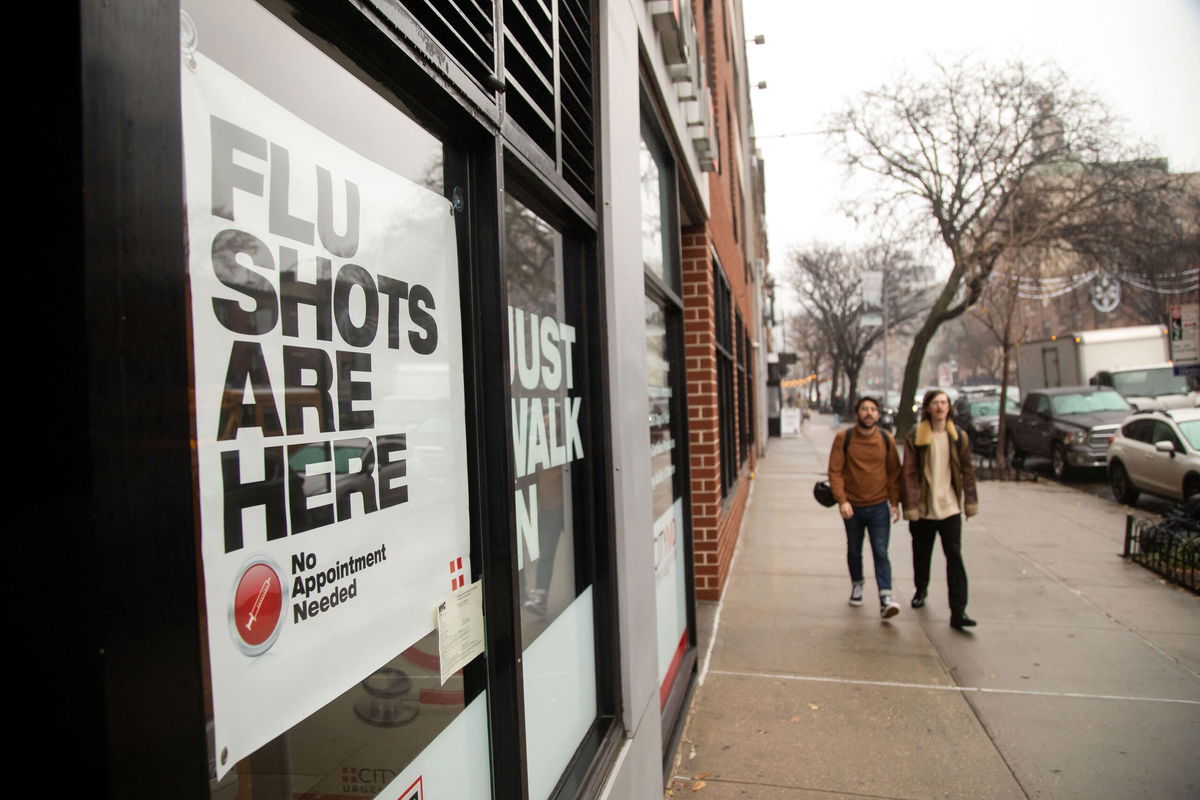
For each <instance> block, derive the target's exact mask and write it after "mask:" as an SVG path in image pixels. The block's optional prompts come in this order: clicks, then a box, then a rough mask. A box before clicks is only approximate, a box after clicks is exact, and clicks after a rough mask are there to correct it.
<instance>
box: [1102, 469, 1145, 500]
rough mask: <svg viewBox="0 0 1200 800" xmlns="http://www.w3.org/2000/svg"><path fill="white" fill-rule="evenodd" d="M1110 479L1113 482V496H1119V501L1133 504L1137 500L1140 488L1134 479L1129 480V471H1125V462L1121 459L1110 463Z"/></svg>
mask: <svg viewBox="0 0 1200 800" xmlns="http://www.w3.org/2000/svg"><path fill="white" fill-rule="evenodd" d="M1108 479H1109V481H1110V483H1111V484H1112V490H1113V497H1115V498H1117V502H1118V503H1124V504H1125V505H1127V506H1131V505H1133V504H1134V503H1136V502H1137V499H1138V490H1137V488H1136V487H1135V486H1134V485H1133V481H1131V480H1129V473H1128V472H1126V471H1125V465H1124V464H1122V463H1121V462H1120V461H1114V462H1112V463H1111V464H1109V465H1108Z"/></svg>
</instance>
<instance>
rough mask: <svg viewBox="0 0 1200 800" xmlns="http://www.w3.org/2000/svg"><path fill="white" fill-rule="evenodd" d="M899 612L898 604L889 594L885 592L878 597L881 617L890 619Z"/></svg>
mask: <svg viewBox="0 0 1200 800" xmlns="http://www.w3.org/2000/svg"><path fill="white" fill-rule="evenodd" d="M899 613H900V604H899V603H897V602H896V601H895V600H893V599H892V596H891V595H890V594H885V595H883V596H882V597H880V598H879V616H880V617H881V618H883V619H891V618H892V617H894V616H896V615H897V614H899Z"/></svg>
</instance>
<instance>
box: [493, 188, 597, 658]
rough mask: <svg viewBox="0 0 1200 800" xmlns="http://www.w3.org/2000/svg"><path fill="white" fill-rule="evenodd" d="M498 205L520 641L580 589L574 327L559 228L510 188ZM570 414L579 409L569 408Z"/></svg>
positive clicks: (536, 632) (539, 628)
mask: <svg viewBox="0 0 1200 800" xmlns="http://www.w3.org/2000/svg"><path fill="white" fill-rule="evenodd" d="M504 209H505V220H506V223H505V235H506V239H505V271H506V273H507V279H508V298H509V303H508V304H509V347H510V354H509V355H510V363H509V375H510V378H511V382H512V395H511V397H512V414H513V439H514V441H513V448H512V451H513V459H514V468H515V474H516V475H517V483H516V487H515V489H516V496H517V539H518V547H519V548H520V554H519V558H518V560H519V563H520V565H521V570H520V588H521V594H522V597H521V609H522V613H521V623H522V624H521V640H522V642H521V643H522V647H523V648H525V647H528V646H529V645H530V644H531V643H532V642H533V641H534V639H536V638H537V637H538V636H539V635H540V634H541V632H542V631H544V630H545V629H546V627H547V626H548V625H549V624H550V623H552V622H553V621H554V619H555V618H556V617H557V616H558V615H559V614H560V613H562V611H563V609H565V608H566V607H567V606H568V605H569V604H570V603H571V602H572V601H573V600H574V599H575V596H576V595H577V594H578V589H579V588H582V587H576V585H575V568H574V563H575V547H574V526H573V524H572V522H571V499H572V497H571V485H570V480H571V460H572V458H571V457H572V456H574V455H576V454H577V453H576V449H575V447H573V444H574V441H573V436H572V433H573V429H571V427H570V425H571V422H572V419H573V418H572V416H571V412H572V411H573V410H575V409H576V408H577V406H578V403H579V402H580V400H579V392H578V390H577V389H576V388H575V387H574V386H573V383H574V377H575V376H574V353H575V346H576V345H575V341H574V340H575V333H574V328H573V326H572V325H570V324H569V322H568V321H567V319H566V310H565V300H564V297H563V291H562V286H563V240H562V234H561V233H559V232H558V231H556V230H554V229H553V228H551V227H550V226H549V225H548V224H547V223H546V222H545V221H543V220H542V219H541V218H539V217H538V216H537V215H536V214H534V213H533V212H532V211H530V210H529V209H528V208H526V207H525V206H523V205H522V204H521V203H519V202H518V201H516V200H514V199H513V198H512V197H510V196H506V198H505V202H504ZM574 419H576V420H577V419H578V417H574Z"/></svg>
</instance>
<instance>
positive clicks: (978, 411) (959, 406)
mask: <svg viewBox="0 0 1200 800" xmlns="http://www.w3.org/2000/svg"><path fill="white" fill-rule="evenodd" d="M1009 402H1010V403H1011V402H1012V401H1011V400H1010V401H1009ZM954 418H955V424H956V425H958V427H960V428H962V429H963V430H965V431H967V436H968V438H969V439H970V441H971V450H972V451H973V452H976V453H978V454H979V455H981V456H986V457H987V458H992V457H994V456H995V455H996V435H997V433H998V431H999V429H1000V395H999V394H976V393H971V394H964V395H963V396H962V397H960V398H958V402H956V403H955V404H954Z"/></svg>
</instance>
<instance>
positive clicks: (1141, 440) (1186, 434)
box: [1108, 408, 1200, 505]
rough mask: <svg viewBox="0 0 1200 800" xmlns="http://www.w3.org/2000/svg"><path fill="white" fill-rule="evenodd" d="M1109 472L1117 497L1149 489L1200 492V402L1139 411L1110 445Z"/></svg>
mask: <svg viewBox="0 0 1200 800" xmlns="http://www.w3.org/2000/svg"><path fill="white" fill-rule="evenodd" d="M1108 477H1109V481H1110V482H1111V483H1112V490H1113V495H1115V496H1116V498H1117V501H1118V502H1120V503H1126V504H1127V505H1133V504H1134V503H1135V502H1137V498H1138V494H1139V493H1141V492H1147V493H1149V494H1156V495H1160V496H1162V497H1169V498H1171V499H1172V500H1184V499H1186V498H1189V497H1191V496H1192V495H1197V494H1200V408H1178V409H1172V410H1170V411H1140V412H1138V413H1136V414H1134V415H1133V416H1131V417H1129V418H1128V419H1126V420H1125V422H1124V423H1123V424H1122V425H1121V428H1120V430H1119V431H1117V435H1116V436H1115V437H1114V438H1113V441H1112V444H1111V445H1109V447H1108Z"/></svg>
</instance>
